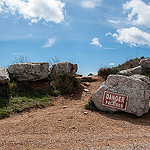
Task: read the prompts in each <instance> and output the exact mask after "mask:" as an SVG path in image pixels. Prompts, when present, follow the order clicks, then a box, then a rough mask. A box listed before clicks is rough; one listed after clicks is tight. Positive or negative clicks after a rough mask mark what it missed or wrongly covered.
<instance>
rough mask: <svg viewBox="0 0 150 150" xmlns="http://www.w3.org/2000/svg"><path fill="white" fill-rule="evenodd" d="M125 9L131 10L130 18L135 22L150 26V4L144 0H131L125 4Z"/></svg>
mask: <svg viewBox="0 0 150 150" xmlns="http://www.w3.org/2000/svg"><path fill="white" fill-rule="evenodd" d="M123 8H124V11H126V10H131V11H130V13H129V14H128V20H129V21H132V22H133V24H139V25H146V26H150V21H149V17H150V4H146V3H145V2H143V1H142V0H130V1H128V2H126V3H125V4H123Z"/></svg>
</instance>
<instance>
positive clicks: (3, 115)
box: [0, 108, 10, 119]
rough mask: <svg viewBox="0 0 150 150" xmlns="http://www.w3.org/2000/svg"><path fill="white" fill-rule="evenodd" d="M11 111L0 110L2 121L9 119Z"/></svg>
mask: <svg viewBox="0 0 150 150" xmlns="http://www.w3.org/2000/svg"><path fill="white" fill-rule="evenodd" d="M9 113H10V112H9V111H8V110H7V109H6V108H0V119H3V118H6V117H9Z"/></svg>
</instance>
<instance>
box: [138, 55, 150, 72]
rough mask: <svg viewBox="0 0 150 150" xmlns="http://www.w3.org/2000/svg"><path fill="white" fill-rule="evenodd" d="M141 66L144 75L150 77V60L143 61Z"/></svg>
mask: <svg viewBox="0 0 150 150" xmlns="http://www.w3.org/2000/svg"><path fill="white" fill-rule="evenodd" d="M139 64H140V65H141V67H142V72H143V74H149V75H150V58H146V59H142V60H141V61H140V63H139Z"/></svg>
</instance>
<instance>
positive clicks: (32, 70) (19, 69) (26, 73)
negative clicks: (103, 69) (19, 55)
mask: <svg viewBox="0 0 150 150" xmlns="http://www.w3.org/2000/svg"><path fill="white" fill-rule="evenodd" d="M8 72H9V74H10V76H11V77H12V78H14V79H15V80H17V81H37V80H42V79H47V78H48V73H49V63H47V62H43V63H19V64H14V65H11V66H9V67H8Z"/></svg>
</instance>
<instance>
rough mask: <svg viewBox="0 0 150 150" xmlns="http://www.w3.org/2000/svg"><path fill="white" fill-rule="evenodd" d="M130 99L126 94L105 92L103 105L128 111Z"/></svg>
mask: <svg viewBox="0 0 150 150" xmlns="http://www.w3.org/2000/svg"><path fill="white" fill-rule="evenodd" d="M127 99H128V97H127V96H126V95H124V94H118V93H113V92H108V91H105V92H104V97H103V105H104V106H107V107H112V108H116V109H120V110H126V107H127Z"/></svg>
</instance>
